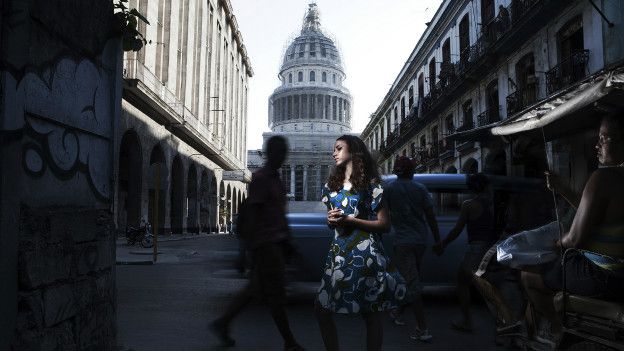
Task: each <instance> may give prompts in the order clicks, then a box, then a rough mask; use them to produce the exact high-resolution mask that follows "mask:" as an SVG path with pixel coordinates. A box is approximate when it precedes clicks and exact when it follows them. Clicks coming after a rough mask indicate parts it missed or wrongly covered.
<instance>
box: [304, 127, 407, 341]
mask: <svg viewBox="0 0 624 351" xmlns="http://www.w3.org/2000/svg"><path fill="white" fill-rule="evenodd" d="M333 157H334V160H335V162H336V169H335V171H334V172H333V173H332V175H331V176H330V177H329V180H328V182H327V184H326V185H325V187H324V189H323V194H322V201H323V203H325V205H326V206H327V210H328V211H327V224H328V225H329V227H330V228H332V229H333V230H334V239H333V241H332V243H331V246H330V249H329V253H328V255H327V260H326V262H325V271H324V274H323V278H322V280H321V286H320V288H319V290H318V295H317V297H316V301H315V311H316V316H317V319H318V322H319V326H320V328H321V334H322V336H323V342H324V344H325V348H326V349H327V350H330V351H334V350H338V333H337V330H336V325H335V323H334V321H333V318H332V314H333V313H359V314H360V315H361V316H362V317H363V319H364V321H365V323H366V343H367V350H381V344H382V339H383V329H382V318H381V313H382V312H383V311H386V310H391V309H393V308H396V307H397V302H398V301H399V300H401V299H403V297H404V296H405V283H404V281H403V278H401V276H400V275H399V273H398V272H397V271H396V269H395V268H393V267H389V262H388V258H387V256H386V255H385V253H384V250H383V246H382V244H381V237H380V236H379V235H378V234H376V233H384V232H387V231H388V229H389V228H390V220H389V217H388V211H387V209H386V208H385V207H384V205H383V201H382V193H383V189H382V187H381V185H380V184H379V173H378V171H377V168H376V165H375V162H374V161H373V159H372V157H371V155H370V153H369V152H368V150H367V148H366V145H365V144H364V143H363V142H362V140H361V139H359V138H358V137H355V136H351V135H343V136H341V137H340V138H338V139H337V140H336V143H335V145H334V152H333Z"/></svg>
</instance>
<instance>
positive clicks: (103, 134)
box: [2, 40, 118, 200]
mask: <svg viewBox="0 0 624 351" xmlns="http://www.w3.org/2000/svg"><path fill="white" fill-rule="evenodd" d="M117 50H118V42H117V41H115V40H110V41H109V42H108V43H107V45H106V47H105V48H104V52H103V54H102V59H101V61H100V62H98V63H97V65H96V64H95V63H94V62H93V61H91V60H87V59H85V60H81V61H75V60H74V59H71V58H63V59H60V60H58V61H57V62H56V63H55V64H54V65H52V66H50V67H48V68H46V69H44V70H42V71H40V73H35V72H28V73H25V74H24V75H23V76H22V77H21V78H16V77H15V75H13V74H11V73H9V72H6V71H5V72H3V75H4V77H5V79H4V87H3V90H4V93H5V96H6V100H5V106H4V107H5V117H6V118H4V125H3V126H2V129H3V131H4V132H17V131H22V134H23V135H25V136H26V137H28V139H29V140H28V141H27V142H26V143H25V144H24V145H23V148H22V151H23V152H22V167H23V168H24V171H25V172H26V173H27V174H28V175H30V176H32V177H41V176H43V175H44V174H45V172H46V171H50V172H51V174H53V175H54V176H55V177H56V178H57V179H59V180H63V181H69V180H71V179H75V178H77V177H76V175H77V174H79V173H80V174H83V175H84V176H86V178H87V180H88V183H89V185H90V187H91V189H92V191H93V192H94V194H95V195H96V196H97V197H98V198H100V199H103V200H110V198H111V189H110V186H111V184H110V179H111V169H110V168H111V167H110V164H111V157H112V155H111V143H112V135H113V133H112V131H113V116H114V113H115V111H114V108H115V107H114V104H113V102H114V99H115V97H114V94H115V90H114V89H113V87H114V85H115V69H114V67H116V62H115V61H116V60H117V54H116V53H115V52H116V51H117Z"/></svg>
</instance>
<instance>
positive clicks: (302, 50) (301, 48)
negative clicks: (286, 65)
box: [299, 44, 305, 57]
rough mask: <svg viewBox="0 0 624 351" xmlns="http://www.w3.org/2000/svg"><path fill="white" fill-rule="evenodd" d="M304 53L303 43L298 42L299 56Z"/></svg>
mask: <svg viewBox="0 0 624 351" xmlns="http://www.w3.org/2000/svg"><path fill="white" fill-rule="evenodd" d="M304 53H305V44H299V57H303V54H304Z"/></svg>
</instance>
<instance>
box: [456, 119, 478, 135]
mask: <svg viewBox="0 0 624 351" xmlns="http://www.w3.org/2000/svg"><path fill="white" fill-rule="evenodd" d="M473 128H474V122H473V121H472V119H469V120H465V121H464V123H463V124H462V125H461V126H459V127H458V128H457V130H456V131H455V132H457V133H460V132H465V131H467V130H471V129H473Z"/></svg>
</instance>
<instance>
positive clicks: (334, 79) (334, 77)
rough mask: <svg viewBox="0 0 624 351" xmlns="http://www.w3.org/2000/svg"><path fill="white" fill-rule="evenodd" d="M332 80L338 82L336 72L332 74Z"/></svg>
mask: <svg viewBox="0 0 624 351" xmlns="http://www.w3.org/2000/svg"><path fill="white" fill-rule="evenodd" d="M332 82H333V83H334V84H336V75H335V74H333V75H332Z"/></svg>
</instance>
